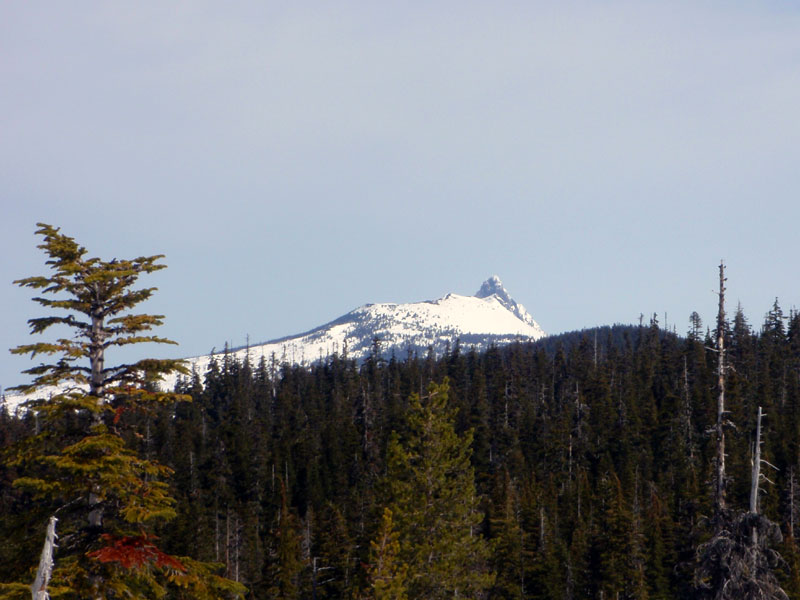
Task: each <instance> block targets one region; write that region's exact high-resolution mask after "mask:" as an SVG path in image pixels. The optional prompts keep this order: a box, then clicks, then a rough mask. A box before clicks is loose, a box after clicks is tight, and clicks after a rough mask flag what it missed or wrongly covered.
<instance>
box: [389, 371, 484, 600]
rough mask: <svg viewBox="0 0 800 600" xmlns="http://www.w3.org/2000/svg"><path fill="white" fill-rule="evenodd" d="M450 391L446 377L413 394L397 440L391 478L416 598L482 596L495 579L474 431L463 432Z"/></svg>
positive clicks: (411, 592) (391, 445)
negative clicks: (474, 462) (483, 529)
mask: <svg viewBox="0 0 800 600" xmlns="http://www.w3.org/2000/svg"><path fill="white" fill-rule="evenodd" d="M448 393H449V387H448V383H447V381H446V380H445V382H444V383H442V384H441V385H435V384H432V385H431V386H430V387H429V388H428V393H427V394H426V395H425V396H423V397H420V396H419V395H416V394H415V395H412V397H411V399H410V407H409V414H408V419H407V420H408V423H407V426H408V433H407V436H406V437H405V438H404V439H402V440H401V439H400V438H399V437H398V436H397V435H394V436H393V437H392V439H391V440H390V442H389V448H388V458H387V462H388V474H387V479H386V482H385V483H386V488H387V492H388V503H389V507H390V508H391V511H392V514H393V515H394V517H395V519H396V521H395V523H396V527H397V532H398V536H399V543H400V551H399V555H398V556H399V558H400V560H401V561H402V562H403V563H405V564H407V565H408V575H407V581H408V595H409V597H411V598H430V599H435V598H449V597H453V596H456V597H459V598H481V597H483V595H484V592H485V591H486V590H487V589H488V588H489V587H490V585H491V583H492V577H491V576H490V574H489V572H488V569H487V560H488V545H487V543H486V540H484V538H483V536H482V535H481V534H480V532H479V530H478V529H479V525H480V522H481V520H482V517H481V515H480V514H479V513H478V510H477V508H478V498H477V495H476V493H475V478H474V474H473V469H472V466H471V465H470V454H471V449H470V446H471V443H472V432H471V431H470V432H468V433H467V434H465V435H464V436H461V437H460V436H458V435H457V434H456V432H455V429H454V425H453V424H454V419H455V414H454V410H453V409H451V408H450V406H449V403H448Z"/></svg>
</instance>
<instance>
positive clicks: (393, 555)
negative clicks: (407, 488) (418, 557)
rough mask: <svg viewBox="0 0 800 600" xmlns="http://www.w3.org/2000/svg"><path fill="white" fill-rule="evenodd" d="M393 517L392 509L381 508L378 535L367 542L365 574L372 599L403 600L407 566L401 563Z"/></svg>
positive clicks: (405, 596) (405, 592)
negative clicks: (367, 556)
mask: <svg viewBox="0 0 800 600" xmlns="http://www.w3.org/2000/svg"><path fill="white" fill-rule="evenodd" d="M397 538H398V533H397V531H395V528H394V522H393V520H392V511H391V509H389V508H384V509H383V516H382V518H381V526H380V529H378V535H377V536H376V538H375V539H374V540H373V541H372V542H370V554H369V565H368V567H367V577H368V583H369V586H370V589H369V592H368V593H367V595H366V597H367V598H369V599H371V600H406V599H407V598H408V592H407V590H406V579H407V576H408V566H407V565H405V564H404V563H402V562H400V560H399V554H400V543H399V542H398V539H397Z"/></svg>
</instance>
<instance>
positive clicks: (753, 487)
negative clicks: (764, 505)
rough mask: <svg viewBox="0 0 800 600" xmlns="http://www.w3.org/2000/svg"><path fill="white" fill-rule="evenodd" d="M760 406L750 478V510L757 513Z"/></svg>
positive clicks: (759, 474)
mask: <svg viewBox="0 0 800 600" xmlns="http://www.w3.org/2000/svg"><path fill="white" fill-rule="evenodd" d="M761 416H762V415H761V407H760V406H759V407H758V421H757V424H756V443H755V446H754V447H753V475H752V478H751V479H750V512H751V513H754V514H758V483H759V480H760V478H761Z"/></svg>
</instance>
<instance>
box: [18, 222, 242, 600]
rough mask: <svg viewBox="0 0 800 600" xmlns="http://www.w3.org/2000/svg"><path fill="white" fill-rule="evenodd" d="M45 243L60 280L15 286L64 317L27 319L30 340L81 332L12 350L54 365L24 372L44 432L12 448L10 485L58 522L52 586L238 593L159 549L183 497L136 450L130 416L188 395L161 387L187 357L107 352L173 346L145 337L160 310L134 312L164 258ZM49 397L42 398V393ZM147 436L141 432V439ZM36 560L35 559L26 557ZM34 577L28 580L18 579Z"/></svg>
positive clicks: (63, 240)
mask: <svg viewBox="0 0 800 600" xmlns="http://www.w3.org/2000/svg"><path fill="white" fill-rule="evenodd" d="M37 234H38V235H41V236H42V238H43V242H42V244H40V245H39V248H41V249H42V250H43V251H44V252H45V254H46V255H47V256H48V259H49V260H47V262H46V264H47V265H49V267H50V269H51V273H50V274H49V275H47V276H36V277H29V278H26V279H21V280H19V281H16V282H15V283H16V284H17V285H20V286H22V287H28V288H32V289H35V290H41V294H42V295H41V296H39V297H36V298H34V299H33V300H34V301H35V302H37V303H38V304H40V305H42V306H43V307H45V308H46V309H56V310H64V311H66V312H67V315H63V314H59V315H48V316H44V317H38V318H34V319H31V320H30V321H29V324H30V327H31V333H33V334H40V333H44V332H46V331H48V330H49V329H50V328H51V327H53V326H60V327H62V328H63V327H66V328H69V329H71V330H72V331H73V335H72V337H62V338H59V339H57V340H55V341H51V342H36V343H32V344H26V345H22V346H18V347H17V348H14V349H12V350H11V351H12V353H15V354H30V355H31V357H36V356H38V355H44V356H50V357H53V358H54V360H53V361H52V362H49V363H42V364H39V365H38V366H35V367H33V368H31V369H28V370H26V371H25V373H28V374H29V375H32V376H33V380H32V381H31V383H29V384H26V385H22V386H19V387H18V388H17V389H18V390H21V391H23V392H25V393H27V394H28V395H30V396H31V397H36V396H37V395H38V396H39V399H36V400H32V401H30V402H28V403H27V407H28V410H30V411H31V412H32V413H33V414H34V415H35V421H36V429H35V431H34V432H33V433H32V435H31V436H30V437H29V438H27V439H25V440H23V441H22V442H21V443H20V444H18V445H17V446H16V447H15V450H14V453H13V459H12V460H11V464H12V465H13V466H14V467H15V468H16V469H17V470H18V472H19V473H20V476H19V477H17V478H16V479H15V481H14V483H13V485H14V487H15V488H16V489H17V490H18V493H21V494H23V495H24V496H25V497H26V498H28V499H29V500H31V501H32V511H35V512H36V514H38V515H40V516H41V532H38V531H37V532H36V534H35V535H36V536H37V537H39V536H40V535H41V537H40V539H43V533H44V529H45V526H46V524H47V519H46V518H45V517H46V515H47V514H48V513H49V514H50V515H54V516H55V517H56V518H57V519H58V524H57V527H58V530H57V535H58V547H57V549H56V553H55V568H54V570H53V576H52V580H51V582H50V589H49V590H47V591H49V592H50V593H51V594H52V595H54V596H55V595H58V597H63V598H92V599H106V598H120V597H164V596H165V595H166V594H168V593H170V590H172V594H173V596H172V597H185V596H187V595H188V596H190V597H194V598H211V597H216V598H222V597H234V596H239V595H240V594H241V593H243V591H244V590H243V588H242V587H241V586H238V585H236V584H234V583H233V582H229V581H227V580H224V579H222V578H220V577H218V576H217V575H216V574H215V572H214V568H213V566H211V565H206V564H203V563H198V562H196V561H194V560H192V559H190V558H183V557H175V556H170V555H168V554H167V553H165V552H163V551H162V550H161V549H160V548H159V547H158V544H157V537H156V534H155V532H156V530H157V528H158V527H159V525H160V524H162V523H164V522H166V521H169V520H170V519H172V518H173V517H175V510H174V500H173V499H172V497H171V496H170V493H169V489H168V485H167V483H166V482H164V481H163V480H164V479H165V478H166V477H168V476H169V474H170V469H168V468H167V467H165V466H163V465H161V464H159V463H157V462H154V461H151V460H147V459H145V458H142V457H140V456H139V455H138V453H137V452H136V451H135V449H134V448H133V447H131V445H130V444H129V443H128V440H129V439H131V438H132V439H137V436H136V432H132V433H131V432H128V431H126V425H127V424H128V423H129V422H130V416H131V415H133V414H134V413H141V412H146V411H148V410H151V407H153V406H157V405H163V404H165V403H174V402H176V401H179V400H184V399H186V398H185V397H181V396H179V395H177V394H173V393H169V392H161V391H158V389H157V383H158V381H159V380H160V379H161V377H163V376H164V375H166V374H168V373H170V372H173V371H175V370H178V371H182V370H184V368H183V367H182V365H181V363H180V361H177V360H169V359H166V360H158V359H142V360H139V361H136V362H133V363H129V364H121V365H116V366H107V365H106V364H105V355H106V350H108V349H109V348H114V347H120V346H127V345H131V344H137V343H143V342H158V343H174V342H171V341H170V340H167V339H164V338H160V337H157V336H155V335H150V334H149V333H148V332H149V331H150V330H151V329H152V328H153V327H155V326H158V325H160V324H161V323H162V320H163V317H162V316H160V315H149V314H131V312H130V311H131V309H133V308H134V307H135V306H137V305H138V304H140V303H141V302H143V301H145V300H147V299H148V298H149V297H150V296H151V295H152V293H153V292H154V291H155V288H143V289H134V288H133V286H134V285H135V284H136V282H137V280H138V278H139V276H140V275H142V274H147V273H152V272H154V271H157V270H160V269H163V268H164V265H163V264H160V263H159V262H158V261H159V260H160V259H161V258H162V256H161V255H156V256H149V257H139V258H135V259H131V260H117V259H114V260H111V261H104V260H101V259H99V258H87V257H86V249H85V248H83V247H81V246H79V245H78V244H77V243H76V242H75V240H74V239H73V238H71V237H68V236H66V235H64V234H62V233H60V230H59V229H58V228H55V227H52V226H50V225H45V224H41V223H40V224H39V229H38V231H37ZM45 394H47V395H49V397H48V398H46V399H43V398H42V396H43V395H45ZM138 437H141V436H138ZM29 562H30V564H31V565H35V562H36V557H35V556H31V557H30V559H29ZM19 577H20V578H22V577H24V578H27V577H28V574H27V573H19Z"/></svg>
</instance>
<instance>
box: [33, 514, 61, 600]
mask: <svg viewBox="0 0 800 600" xmlns="http://www.w3.org/2000/svg"><path fill="white" fill-rule="evenodd" d="M57 521H58V519H56V518H55V516H53V517H50V522H49V523H48V524H47V533H46V534H45V538H44V547H43V548H42V555H41V556H40V558H39V568H38V569H37V570H36V578H35V579H34V580H33V585H31V595H32V597H33V600H48V599H49V598H50V595H49V594H48V593H47V584H48V583H49V581H50V576H51V575H52V574H53V548H55V547H56V537H58V536H56V522H57Z"/></svg>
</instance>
